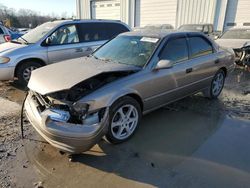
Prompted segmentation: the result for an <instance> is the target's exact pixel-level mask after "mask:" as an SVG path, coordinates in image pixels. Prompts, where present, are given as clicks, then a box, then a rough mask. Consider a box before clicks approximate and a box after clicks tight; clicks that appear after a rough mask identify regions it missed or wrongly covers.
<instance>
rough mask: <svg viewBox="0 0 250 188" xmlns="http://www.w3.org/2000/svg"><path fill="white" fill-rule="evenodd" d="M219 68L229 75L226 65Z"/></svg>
mask: <svg viewBox="0 0 250 188" xmlns="http://www.w3.org/2000/svg"><path fill="white" fill-rule="evenodd" d="M219 70H222V71H223V72H224V74H225V77H227V68H226V67H221V68H220V69H219Z"/></svg>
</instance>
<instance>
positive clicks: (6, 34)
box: [0, 24, 12, 44]
mask: <svg viewBox="0 0 250 188" xmlns="http://www.w3.org/2000/svg"><path fill="white" fill-rule="evenodd" d="M11 39H12V38H11V33H10V30H9V29H8V28H6V27H5V26H3V25H1V24H0V44H1V43H5V42H9V41H11Z"/></svg>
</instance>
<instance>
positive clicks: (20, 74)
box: [16, 62, 42, 86]
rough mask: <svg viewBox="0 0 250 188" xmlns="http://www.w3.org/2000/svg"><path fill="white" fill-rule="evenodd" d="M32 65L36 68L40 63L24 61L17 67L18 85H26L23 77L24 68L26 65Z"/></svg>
mask: <svg viewBox="0 0 250 188" xmlns="http://www.w3.org/2000/svg"><path fill="white" fill-rule="evenodd" d="M31 66H34V67H36V68H39V67H41V66H42V65H41V64H40V63H38V62H25V63H23V64H21V65H20V66H19V67H18V69H17V74H16V76H17V78H18V83H19V84H20V85H23V86H26V85H27V84H28V82H27V81H26V80H25V79H24V76H23V73H24V70H25V69H27V68H28V67H31Z"/></svg>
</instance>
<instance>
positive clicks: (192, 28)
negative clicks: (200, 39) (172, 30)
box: [178, 24, 220, 39]
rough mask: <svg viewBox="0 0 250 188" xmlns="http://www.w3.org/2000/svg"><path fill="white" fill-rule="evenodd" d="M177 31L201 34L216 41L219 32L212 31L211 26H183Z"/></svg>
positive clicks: (212, 27)
mask: <svg viewBox="0 0 250 188" xmlns="http://www.w3.org/2000/svg"><path fill="white" fill-rule="evenodd" d="M178 30H181V31H193V32H202V33H204V34H205V35H207V36H209V37H210V38H211V39H216V38H217V37H218V36H219V34H220V32H215V31H214V26H213V24H184V25H181V26H180V27H179V28H178Z"/></svg>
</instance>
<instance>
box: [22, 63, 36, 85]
mask: <svg viewBox="0 0 250 188" xmlns="http://www.w3.org/2000/svg"><path fill="white" fill-rule="evenodd" d="M35 69H37V67H35V66H30V67H27V68H26V69H24V71H23V78H24V80H25V81H26V82H28V81H29V79H30V76H31V72H32V71H33V70H35Z"/></svg>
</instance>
